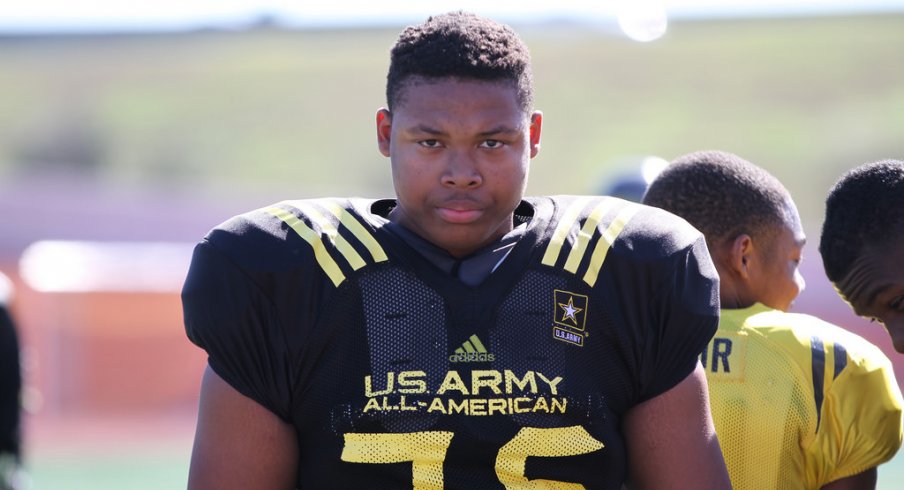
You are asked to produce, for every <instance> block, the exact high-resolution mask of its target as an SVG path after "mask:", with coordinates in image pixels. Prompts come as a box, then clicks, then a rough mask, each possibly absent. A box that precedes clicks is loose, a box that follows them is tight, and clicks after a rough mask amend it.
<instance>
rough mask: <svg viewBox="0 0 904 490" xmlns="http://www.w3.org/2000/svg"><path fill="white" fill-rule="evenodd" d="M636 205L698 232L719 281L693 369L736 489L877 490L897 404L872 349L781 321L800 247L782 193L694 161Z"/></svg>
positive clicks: (745, 168)
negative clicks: (711, 320) (715, 322)
mask: <svg viewBox="0 0 904 490" xmlns="http://www.w3.org/2000/svg"><path fill="white" fill-rule="evenodd" d="M644 203H645V204H649V205H653V206H657V207H660V208H663V209H665V210H667V211H671V212H672V213H674V214H677V215H678V216H681V217H683V218H685V219H686V220H688V221H689V222H690V223H691V224H692V225H694V226H695V227H696V228H697V229H699V230H700V231H701V232H703V234H704V236H705V237H706V241H707V246H708V247H709V250H710V254H711V255H712V257H713V261H714V262H715V264H716V268H717V269H718V272H719V276H720V281H721V286H720V298H721V303H722V316H721V319H720V322H719V330H718V331H717V333H716V335H715V337H714V338H713V340H712V342H711V343H710V345H709V346H708V347H707V348H706V350H705V351H704V353H703V354H702V355H701V361H702V363H703V365H704V367H705V369H706V375H707V379H708V382H709V392H710V403H711V405H712V410H713V420H714V422H715V424H716V433H717V434H718V436H719V440H720V442H721V445H722V451H723V454H724V456H725V461H726V464H727V465H728V471H729V474H730V476H731V480H732V485H733V486H734V488H735V489H756V490H764V489H782V488H787V489H791V488H794V489H800V488H806V489H820V488H821V489H833V490H839V489H872V488H875V486H876V480H877V470H876V467H877V466H878V465H879V464H881V463H883V462H885V461H888V460H889V459H891V458H892V456H894V454H895V452H896V451H897V450H898V448H899V447H900V444H901V437H902V428H901V420H902V419H901V407H902V400H901V393H900V391H899V389H898V386H897V383H896V382H895V379H894V374H893V372H892V366H891V363H890V362H889V360H888V358H887V357H885V355H884V354H883V353H882V352H881V351H880V350H879V349H878V348H877V347H875V346H874V345H872V344H870V343H869V342H867V341H866V340H864V339H863V338H861V337H859V336H857V335H854V334H853V333H850V332H848V331H846V330H844V329H842V328H840V327H837V326H835V325H832V324H829V323H827V322H824V321H822V320H820V319H818V318H816V317H813V316H810V315H802V314H793V313H788V312H787V310H788V309H789V308H790V306H791V304H792V302H793V301H794V299H795V298H796V297H797V295H798V294H799V293H800V291H801V290H802V289H803V287H804V280H803V278H802V277H801V275H800V272H799V271H798V265H799V264H800V261H801V259H802V256H801V255H802V248H803V245H804V242H805V236H804V232H803V229H802V227H801V224H800V217H799V216H798V212H797V208H796V207H795V204H794V202H793V200H792V199H791V196H790V195H789V193H788V191H787V190H786V189H785V188H784V186H782V184H781V183H780V182H779V181H778V180H777V179H776V178H775V177H773V176H772V175H770V174H769V173H768V172H766V171H765V170H764V169H762V168H760V167H757V166H756V165H753V164H752V163H750V162H747V161H745V160H743V159H742V158H740V157H738V156H737V155H733V154H730V153H726V152H719V151H704V152H697V153H692V154H690V155H686V156H683V157H680V158H678V159H677V160H675V161H674V162H672V163H671V164H670V165H669V166H668V167H666V169H665V170H664V171H663V172H662V173H661V174H660V175H659V176H658V177H657V178H656V180H654V181H653V182H652V184H651V185H650V188H649V189H648V190H647V192H646V194H645V196H644Z"/></svg>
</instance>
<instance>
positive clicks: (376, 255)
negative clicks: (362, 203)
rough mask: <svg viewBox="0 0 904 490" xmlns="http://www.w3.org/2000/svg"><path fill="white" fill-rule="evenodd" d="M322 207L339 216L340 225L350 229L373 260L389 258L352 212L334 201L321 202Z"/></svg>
mask: <svg viewBox="0 0 904 490" xmlns="http://www.w3.org/2000/svg"><path fill="white" fill-rule="evenodd" d="M323 207H324V208H326V209H327V210H329V212H331V213H333V216H335V217H337V218H339V222H340V223H341V224H342V226H344V227H345V228H346V229H347V230H348V231H350V232H351V233H352V235H354V236H355V238H357V239H358V240H359V241H360V242H361V243H362V244H363V245H364V247H366V248H367V251H368V252H370V255H371V257H373V259H374V261H375V262H385V261H387V260H389V257H387V256H386V252H384V251H383V247H381V246H380V244H379V243H378V242H377V239H376V238H374V236H373V234H371V233H370V232H369V231H367V229H366V228H364V226H362V225H361V223H360V222H359V221H358V220H357V219H355V217H354V216H352V213H349V212H348V210H347V209H345V208H343V207H342V206H340V205H339V204H338V203H337V202H335V201H326V202H325V203H323Z"/></svg>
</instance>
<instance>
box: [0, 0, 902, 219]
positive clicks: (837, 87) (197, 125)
mask: <svg viewBox="0 0 904 490" xmlns="http://www.w3.org/2000/svg"><path fill="white" fill-rule="evenodd" d="M516 27H518V26H516ZM604 27H606V26H594V25H562V24H555V23H550V24H539V25H530V26H523V27H521V28H520V29H519V30H520V31H521V32H522V34H523V36H524V38H525V40H526V41H527V43H528V45H529V46H530V47H531V50H532V54H533V58H534V71H535V80H536V91H537V97H536V106H537V107H538V108H539V109H542V110H543V111H544V113H545V115H546V117H545V120H544V134H543V150H542V151H541V153H540V156H539V157H538V158H537V159H535V161H534V162H535V163H534V165H533V176H532V177H533V178H532V183H531V184H530V187H529V192H531V193H535V194H547V193H588V192H596V191H598V190H599V187H600V185H601V184H602V182H603V181H604V180H605V179H607V178H610V177H612V176H613V175H615V174H617V173H618V172H620V171H622V170H625V169H627V168H628V166H629V165H631V164H633V163H635V161H636V160H635V157H636V156H638V155H649V154H653V155H659V156H662V157H664V158H667V159H670V158H673V157H676V156H678V155H680V154H683V153H686V152H690V151H694V150H698V149H705V148H718V149H725V150H729V151H733V152H736V153H738V154H740V155H742V156H744V157H746V158H748V159H750V160H752V161H754V162H756V163H759V164H760V165H762V166H764V167H766V168H767V169H768V170H770V171H772V172H773V173H775V174H776V175H777V176H778V177H779V178H780V179H782V180H783V181H784V182H785V183H786V185H787V186H788V187H789V189H790V190H791V191H792V193H793V194H794V195H795V196H797V200H798V205H799V207H800V209H801V213H802V216H803V218H804V221H805V222H813V221H815V220H817V219H818V218H819V214H820V213H821V202H822V193H823V192H824V191H825V190H826V189H827V188H828V187H829V185H830V184H831V183H832V182H833V181H834V179H835V178H836V177H837V175H838V174H840V172H841V171H842V170H843V169H846V168H849V167H851V166H853V165H855V164H858V163H862V162H864V161H868V160H875V159H879V158H882V157H890V156H897V157H901V156H902V154H904V147H902V144H901V138H900V128H902V127H904V63H900V62H898V61H899V60H900V47H901V46H904V16H902V15H890V14H887V15H882V16H864V17H823V18H814V19H784V20H783V19H767V20H763V19H759V20H733V21H720V22H675V23H673V24H672V25H671V27H670V30H669V32H668V33H667V34H666V36H665V37H663V38H662V39H661V40H659V41H656V42H653V43H636V42H631V41H628V40H627V39H625V38H623V37H620V36H618V35H617V34H616V33H614V32H613V31H612V29H611V26H608V27H607V28H604ZM397 32H398V30H397V29H394V28H393V29H381V30H339V31H282V30H253V31H247V32H213V31H205V32H197V33H186V34H179V35H157V36H155V35H134V36H95V37H90V36H89V37H60V38H52V37H51V38H35V39H29V38H24V39H23V38H8V39H3V38H0V91H2V93H3V94H4V97H3V98H2V100H0V177H5V178H8V179H16V178H25V177H31V178H42V177H44V176H48V175H50V176H60V175H62V176H64V177H65V176H74V175H82V176H84V177H85V178H87V179H89V180H93V181H95V182H97V183H98V185H103V186H116V187H118V188H123V189H128V188H129V187H138V186H141V187H144V188H155V187H165V188H168V189H173V188H175V189H177V190H179V189H181V190H182V191H184V192H186V193H192V194H199V193H203V194H204V195H209V196H210V197H211V199H216V198H223V197H224V196H227V195H235V194H236V193H239V192H241V193H248V194H252V195H266V196H268V199H273V198H276V199H282V198H290V197H291V198H297V197H303V196H324V195H348V194H358V195H385V194H388V193H390V192H391V187H390V181H389V178H388V172H387V162H386V160H385V159H384V158H383V157H382V156H380V155H379V154H378V153H377V151H376V145H375V144H374V142H375V138H374V129H373V121H374V112H375V110H376V109H377V108H378V107H379V106H381V105H382V104H383V103H384V102H383V101H384V95H383V90H384V81H385V73H386V66H387V62H388V49H389V47H390V45H391V44H392V43H393V42H394V40H395V37H396V34H397Z"/></svg>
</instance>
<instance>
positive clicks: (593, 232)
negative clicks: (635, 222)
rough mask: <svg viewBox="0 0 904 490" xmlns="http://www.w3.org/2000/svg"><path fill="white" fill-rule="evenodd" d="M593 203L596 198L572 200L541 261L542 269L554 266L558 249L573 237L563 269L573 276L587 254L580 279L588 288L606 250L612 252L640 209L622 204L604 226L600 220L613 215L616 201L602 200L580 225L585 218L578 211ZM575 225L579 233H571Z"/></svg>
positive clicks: (628, 204) (617, 202)
mask: <svg viewBox="0 0 904 490" xmlns="http://www.w3.org/2000/svg"><path fill="white" fill-rule="evenodd" d="M594 199H596V198H594V197H589V196H588V197H582V198H579V199H576V200H575V201H574V202H572V203H571V205H570V206H568V208H567V209H566V210H565V212H564V213H563V214H562V219H561V220H559V223H558V225H557V226H556V229H555V231H554V232H553V235H552V238H550V240H549V244H548V245H547V246H546V251H545V252H544V254H543V259H542V260H541V263H542V264H543V265H549V266H554V265H555V264H556V261H557V260H558V259H559V255H560V254H561V253H562V249H563V248H565V243H566V241H567V240H568V237H569V236H570V235H571V234H572V233H576V235H575V238H574V242H573V243H572V244H571V249H570V250H569V252H568V257H567V258H566V259H565V265H564V266H563V268H564V269H565V270H566V271H568V272H570V273H572V274H577V273H578V269H579V268H580V267H581V264H582V263H583V262H585V259H586V258H587V257H588V254H590V255H589V263H588V265H587V270H586V271H585V272H584V276H583V278H582V279H583V280H584V282H586V283H587V284H588V285H590V286H593V285H594V284H596V281H597V279H598V278H599V272H600V269H602V267H603V262H605V261H606V256H607V255H608V253H609V249H610V248H612V244H613V243H615V240H616V239H617V238H618V235H619V234H620V233H621V232H622V230H624V229H625V226H626V225H627V224H628V222H629V221H630V220H631V218H633V217H634V215H635V214H636V213H637V212H638V211H640V209H641V208H642V207H641V206H640V205H638V204H634V203H626V205H625V207H624V208H623V209H621V210H620V211H618V212H617V213H616V214H615V217H614V218H613V219H612V222H611V223H609V224H608V225H606V223H605V222H604V220H603V218H604V217H605V216H606V215H607V214H610V213H612V212H614V210H615V209H616V207H617V206H618V205H619V203H620V201H619V200H616V199H613V198H608V197H604V198H602V199H601V200H599V201H598V202H597V203H596V204H595V205H594V207H593V209H592V210H590V213H589V215H586V216H587V218H586V219H585V220H584V223H583V224H580V223H581V219H582V217H583V216H585V215H583V214H582V211H583V210H584V209H585V208H586V207H587V206H588V205H589V204H590V203H591V201H593V200H594ZM578 225H580V229H579V230H577V231H576V232H575V231H574V230H575V228H576V226H578ZM596 237H599V239H598V240H597V241H596V245H594V246H593V250H590V244H591V243H593V240H594V239H595V238H596Z"/></svg>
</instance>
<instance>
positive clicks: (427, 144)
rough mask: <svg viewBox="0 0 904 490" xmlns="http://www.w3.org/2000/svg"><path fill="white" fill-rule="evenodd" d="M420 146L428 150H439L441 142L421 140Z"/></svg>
mask: <svg viewBox="0 0 904 490" xmlns="http://www.w3.org/2000/svg"><path fill="white" fill-rule="evenodd" d="M418 144H419V145H421V146H424V147H427V148H439V146H440V144H439V140H421V141H418Z"/></svg>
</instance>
